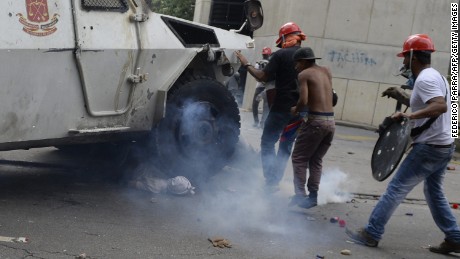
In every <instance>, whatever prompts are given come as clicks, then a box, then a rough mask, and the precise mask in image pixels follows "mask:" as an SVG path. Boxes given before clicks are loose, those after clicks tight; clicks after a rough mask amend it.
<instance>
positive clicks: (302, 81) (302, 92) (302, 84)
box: [291, 71, 308, 115]
mask: <svg viewBox="0 0 460 259" xmlns="http://www.w3.org/2000/svg"><path fill="white" fill-rule="evenodd" d="M297 78H298V81H299V100H298V101H297V105H296V106H294V107H292V109H291V112H292V113H293V114H294V115H295V114H297V113H299V112H300V111H301V110H302V109H303V108H304V107H306V106H307V104H308V73H306V71H302V72H300V73H299V75H298V77H297Z"/></svg>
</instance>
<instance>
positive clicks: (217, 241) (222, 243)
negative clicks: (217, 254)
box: [208, 237, 232, 248]
mask: <svg viewBox="0 0 460 259" xmlns="http://www.w3.org/2000/svg"><path fill="white" fill-rule="evenodd" d="M208 240H209V241H210V242H211V243H212V245H213V246H214V247H219V248H225V247H227V248H231V247H232V244H231V243H230V241H229V240H227V239H225V238H223V237H210V238H208Z"/></svg>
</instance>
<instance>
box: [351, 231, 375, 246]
mask: <svg viewBox="0 0 460 259" xmlns="http://www.w3.org/2000/svg"><path fill="white" fill-rule="evenodd" d="M345 233H347V235H348V236H349V237H350V238H351V239H353V241H355V242H357V243H359V244H361V245H366V246H370V247H377V246H378V245H379V241H377V240H375V239H373V238H372V237H371V236H369V234H368V233H367V231H366V230H365V229H364V228H360V229H358V230H357V231H352V230H349V229H348V228H347V229H346V230H345Z"/></svg>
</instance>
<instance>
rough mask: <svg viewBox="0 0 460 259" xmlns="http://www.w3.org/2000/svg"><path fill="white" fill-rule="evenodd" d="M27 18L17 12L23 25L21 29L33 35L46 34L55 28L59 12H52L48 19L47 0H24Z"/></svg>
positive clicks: (40, 35) (52, 31)
mask: <svg viewBox="0 0 460 259" xmlns="http://www.w3.org/2000/svg"><path fill="white" fill-rule="evenodd" d="M25 1H26V9H27V18H26V17H25V16H24V15H23V14H22V13H18V14H17V15H16V16H18V17H19V22H20V23H22V25H24V27H23V31H25V32H26V33H28V34H30V35H33V36H38V37H42V36H48V35H50V34H52V33H54V32H55V31H56V30H57V28H56V26H55V25H56V24H57V23H58V17H59V14H54V15H53V17H52V18H51V19H50V17H49V12H48V0H25Z"/></svg>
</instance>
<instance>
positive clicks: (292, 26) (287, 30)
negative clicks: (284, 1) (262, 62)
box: [276, 22, 302, 46]
mask: <svg viewBox="0 0 460 259" xmlns="http://www.w3.org/2000/svg"><path fill="white" fill-rule="evenodd" d="M294 32H298V33H302V30H300V27H299V25H297V24H296V23H294V22H288V23H286V24H285V25H283V26H281V28H280V31H279V38H278V39H277V40H276V46H279V45H280V43H281V42H282V41H283V37H284V36H286V35H288V34H291V33H294Z"/></svg>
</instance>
